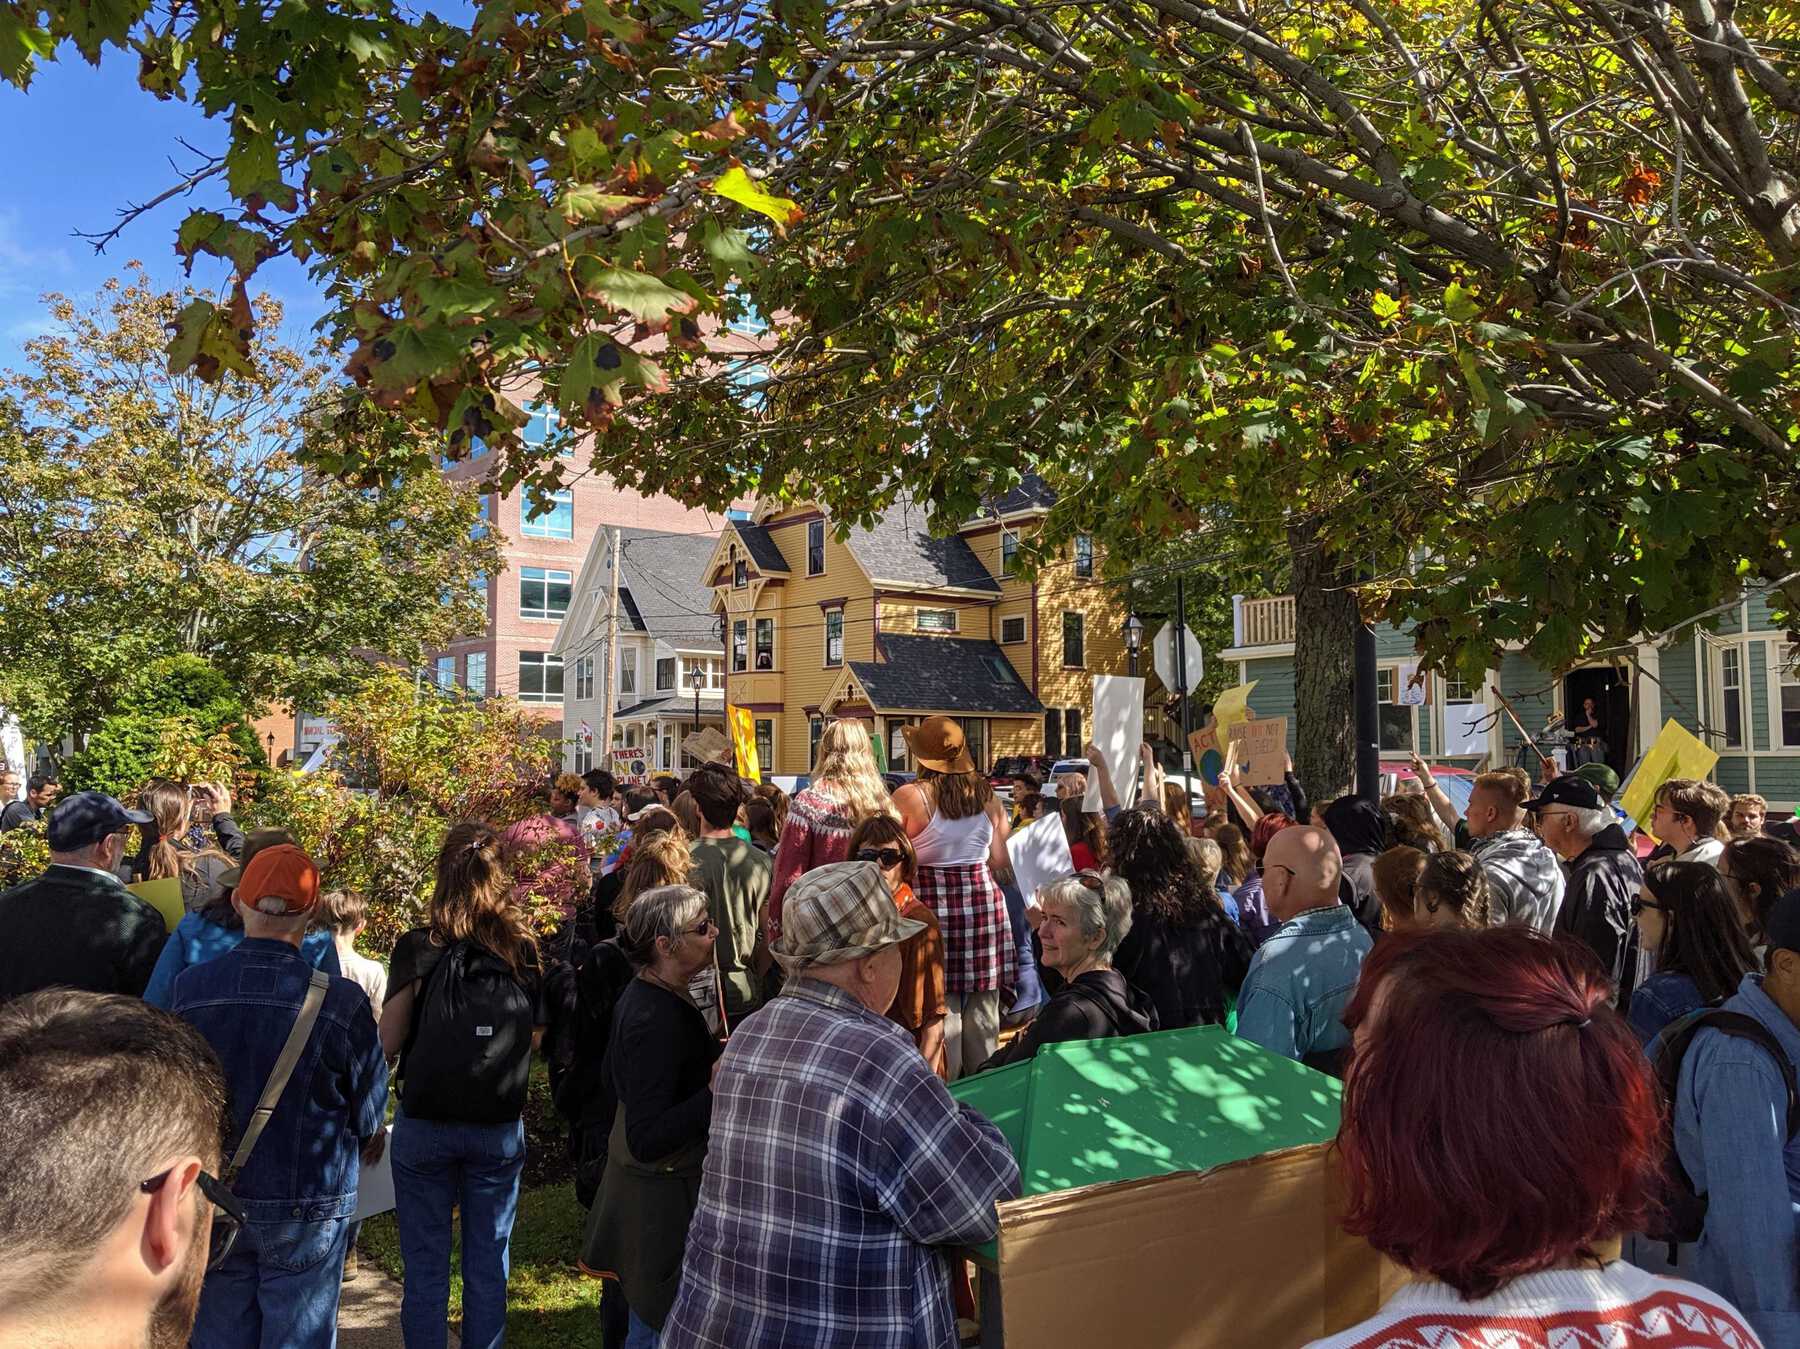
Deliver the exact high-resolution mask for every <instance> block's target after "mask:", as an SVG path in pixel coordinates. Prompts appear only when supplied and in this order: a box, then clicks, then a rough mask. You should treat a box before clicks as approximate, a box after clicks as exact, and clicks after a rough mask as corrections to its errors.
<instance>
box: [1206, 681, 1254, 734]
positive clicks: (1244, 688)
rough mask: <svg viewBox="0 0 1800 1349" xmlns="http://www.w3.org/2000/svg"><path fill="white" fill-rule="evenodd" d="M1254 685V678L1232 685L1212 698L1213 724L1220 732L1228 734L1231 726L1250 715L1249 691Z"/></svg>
mask: <svg viewBox="0 0 1800 1349" xmlns="http://www.w3.org/2000/svg"><path fill="white" fill-rule="evenodd" d="M1256 685H1257V681H1256V680H1254V679H1252V680H1251V681H1250V682H1249V683H1248V684H1237V685H1234V686H1233V687H1231V688H1228V689H1226V690H1225V692H1223V693H1221V694H1220V695H1219V696H1218V697H1217V698H1215V699H1214V700H1213V725H1214V726H1216V727H1217V728H1218V729H1219V731H1220V733H1221V734H1229V733H1230V731H1231V728H1232V727H1233V726H1235V725H1237V724H1238V723H1239V722H1240V721H1244V720H1246V719H1247V718H1248V717H1249V716H1250V691H1251V690H1252V689H1254V688H1255V687H1256Z"/></svg>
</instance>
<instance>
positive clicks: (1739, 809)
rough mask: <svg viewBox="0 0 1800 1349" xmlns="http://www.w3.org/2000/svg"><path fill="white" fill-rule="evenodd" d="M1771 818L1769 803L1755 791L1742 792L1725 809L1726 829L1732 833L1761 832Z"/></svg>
mask: <svg viewBox="0 0 1800 1349" xmlns="http://www.w3.org/2000/svg"><path fill="white" fill-rule="evenodd" d="M1768 818H1769V803H1768V802H1767V801H1766V800H1764V799H1763V798H1762V797H1760V796H1758V795H1757V794H1756V793H1755V792H1740V793H1739V794H1738V795H1736V796H1734V797H1732V798H1731V803H1730V805H1728V806H1727V807H1726V809H1725V830H1726V832H1727V833H1730V834H1760V833H1762V830H1763V823H1764V821H1766V820H1767V819H1768Z"/></svg>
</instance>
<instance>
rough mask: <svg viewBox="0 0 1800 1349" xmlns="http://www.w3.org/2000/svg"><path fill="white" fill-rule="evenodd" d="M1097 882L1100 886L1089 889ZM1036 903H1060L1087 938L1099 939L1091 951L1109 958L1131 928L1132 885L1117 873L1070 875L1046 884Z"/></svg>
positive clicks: (1104, 958)
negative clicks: (1072, 916) (1109, 874)
mask: <svg viewBox="0 0 1800 1349" xmlns="http://www.w3.org/2000/svg"><path fill="white" fill-rule="evenodd" d="M1095 884H1098V885H1099V886H1100V888H1099V889H1098V890H1095V889H1093V888H1091V887H1092V886H1094V885H1095ZM1038 903H1039V905H1040V906H1041V905H1045V904H1050V903H1056V904H1061V905H1063V906H1064V907H1065V908H1067V909H1069V910H1070V911H1071V912H1073V913H1074V915H1075V921H1076V922H1078V923H1080V924H1081V935H1082V936H1084V937H1086V938H1087V939H1088V940H1089V941H1093V940H1094V939H1095V938H1098V939H1099V941H1100V945H1099V947H1098V948H1097V949H1096V950H1095V951H1094V954H1095V955H1096V956H1097V957H1099V958H1100V959H1101V960H1107V961H1110V960H1111V959H1112V958H1113V952H1115V951H1117V950H1118V949H1119V944H1120V943H1121V942H1123V941H1124V940H1125V934H1126V933H1128V932H1130V931H1131V887H1130V886H1129V885H1127V884H1125V882H1124V881H1122V880H1120V879H1119V878H1118V877H1117V876H1104V877H1094V876H1087V877H1082V876H1069V877H1066V878H1065V879H1063V880H1060V881H1056V882H1054V883H1053V884H1051V885H1046V886H1045V887H1044V888H1043V889H1042V890H1041V891H1040V892H1039V893H1038Z"/></svg>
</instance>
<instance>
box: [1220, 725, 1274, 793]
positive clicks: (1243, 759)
mask: <svg viewBox="0 0 1800 1349" xmlns="http://www.w3.org/2000/svg"><path fill="white" fill-rule="evenodd" d="M1231 743H1232V744H1234V745H1236V746H1237V762H1238V764H1239V765H1240V768H1241V776H1242V779H1243V781H1245V782H1248V783H1249V784H1250V785H1251V786H1253V787H1266V786H1272V785H1274V784H1276V783H1280V782H1283V781H1285V780H1286V778H1287V718H1286V717H1252V718H1250V720H1248V721H1240V722H1238V723H1237V724H1236V725H1235V726H1233V727H1232V728H1231ZM1213 780H1214V781H1215V782H1216V781H1217V780H1218V775H1217V774H1214V778H1213Z"/></svg>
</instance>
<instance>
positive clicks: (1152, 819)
mask: <svg viewBox="0 0 1800 1349" xmlns="http://www.w3.org/2000/svg"><path fill="white" fill-rule="evenodd" d="M1112 846H1113V874H1114V875H1116V876H1117V877H1118V878H1119V879H1120V880H1122V881H1124V882H1125V884H1126V886H1127V887H1129V890H1130V894H1131V925H1130V928H1129V929H1128V930H1127V931H1126V932H1125V933H1124V937H1123V940H1122V941H1121V942H1120V943H1119V948H1118V950H1117V952H1116V953H1115V954H1114V955H1113V960H1112V963H1113V968H1114V969H1116V970H1117V971H1118V972H1119V973H1120V974H1121V975H1122V976H1124V978H1125V979H1126V980H1127V981H1128V982H1130V983H1132V984H1134V985H1136V986H1137V987H1138V988H1141V989H1142V990H1143V991H1144V992H1145V993H1147V994H1149V995H1150V1000H1151V1002H1152V1003H1153V1004H1154V1005H1155V1007H1156V1015H1157V1020H1158V1022H1159V1024H1160V1025H1161V1026H1162V1028H1163V1029H1164V1030H1174V1029H1177V1028H1179V1027H1183V1026H1222V1025H1224V1024H1225V1016H1226V1012H1227V1011H1228V1010H1229V1008H1230V1005H1231V1000H1232V999H1233V998H1234V997H1236V996H1237V992H1238V989H1239V987H1240V986H1241V985H1242V984H1243V982H1244V974H1245V971H1246V970H1248V969H1249V967H1250V939H1249V938H1248V937H1246V936H1245V935H1244V934H1243V932H1242V931H1240V930H1239V928H1238V927H1237V925H1236V924H1235V923H1233V922H1232V921H1231V919H1230V918H1229V917H1227V916H1226V913H1225V910H1224V908H1223V907H1222V906H1221V905H1220V903H1219V897H1218V895H1217V893H1216V892H1215V891H1214V890H1213V888H1212V886H1211V885H1210V884H1208V883H1207V882H1206V880H1205V878H1204V877H1202V876H1201V874H1200V872H1199V870H1198V869H1197V868H1196V867H1195V866H1194V862H1193V859H1192V858H1191V857H1189V855H1188V851H1187V846H1186V844H1185V842H1184V841H1183V839H1182V836H1181V833H1180V831H1179V830H1177V829H1176V828H1175V825H1174V822H1173V821H1171V820H1170V819H1169V817H1168V816H1166V815H1164V814H1163V813H1162V812H1161V811H1159V810H1153V809H1149V808H1147V807H1143V806H1139V807H1136V808H1134V809H1131V810H1124V811H1120V812H1119V814H1118V816H1117V817H1116V818H1115V819H1114V820H1113V824H1112Z"/></svg>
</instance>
